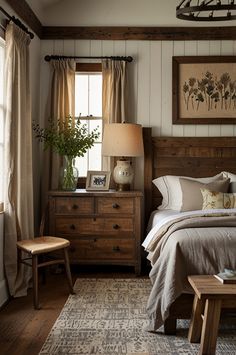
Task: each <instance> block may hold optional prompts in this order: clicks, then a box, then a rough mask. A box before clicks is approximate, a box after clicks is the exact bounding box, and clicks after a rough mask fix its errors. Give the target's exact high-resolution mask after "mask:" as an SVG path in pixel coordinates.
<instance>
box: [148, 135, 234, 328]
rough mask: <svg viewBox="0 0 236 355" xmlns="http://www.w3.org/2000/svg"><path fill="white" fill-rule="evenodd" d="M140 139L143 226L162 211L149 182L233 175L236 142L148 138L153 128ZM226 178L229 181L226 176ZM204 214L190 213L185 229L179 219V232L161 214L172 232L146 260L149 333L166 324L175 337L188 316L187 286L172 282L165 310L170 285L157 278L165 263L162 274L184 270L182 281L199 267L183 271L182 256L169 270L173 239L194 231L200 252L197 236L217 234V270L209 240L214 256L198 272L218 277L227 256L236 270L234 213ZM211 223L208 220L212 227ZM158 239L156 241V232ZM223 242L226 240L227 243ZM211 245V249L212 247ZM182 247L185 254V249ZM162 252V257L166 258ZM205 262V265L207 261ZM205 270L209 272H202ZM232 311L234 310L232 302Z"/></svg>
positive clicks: (226, 211)
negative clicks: (172, 177) (164, 178)
mask: <svg viewBox="0 0 236 355" xmlns="http://www.w3.org/2000/svg"><path fill="white" fill-rule="evenodd" d="M143 137H144V151H145V165H144V190H145V221H146V225H147V224H148V221H149V218H150V215H151V213H152V211H154V210H156V209H157V206H160V205H161V204H162V195H161V194H160V192H159V191H158V189H157V188H156V187H155V186H154V184H153V183H152V180H153V179H155V178H158V177H160V176H166V175H176V176H188V177H195V178H203V177H212V176H218V175H219V174H220V173H221V172H223V171H226V172H231V173H232V174H236V164H235V160H236V137H235V138H234V137H152V136H151V128H144V129H143ZM225 178H227V176H226V177H225ZM217 179H218V178H217ZM182 182H183V181H181V183H182ZM184 183H185V182H184ZM190 186H191V184H190ZM164 212H165V211H164ZM208 212H209V214H210V213H211V212H210V211H208ZM208 212H206V213H205V212H204V211H203V216H199V214H201V211H195V212H193V214H194V215H193V216H191V218H192V219H191V221H190V222H187V224H186V225H185V222H184V223H182V217H181V220H180V221H179V220H178V224H179V225H180V228H177V229H176V223H175V222H174V227H172V226H171V227H170V226H168V223H167V222H168V221H169V219H170V220H171V219H172V218H173V220H175V219H178V218H179V216H177V215H175V216H172V214H173V213H172V212H170V215H169V216H168V215H167V216H166V215H165V213H164V215H163V216H164V218H166V220H167V222H166V225H165V224H164V227H163V228H164V229H165V228H169V229H170V232H169V234H168V233H167V236H166V234H164V233H163V235H164V238H165V239H164V240H163V239H162V242H161V243H162V245H161V247H159V249H158V247H157V250H155V253H156V255H155V257H154V258H153V255H152V253H148V257H149V259H150V261H151V265H152V269H151V272H150V278H151V280H152V283H153V288H152V292H151V295H150V298H149V301H148V307H147V308H148V313H149V317H150V330H157V329H158V327H159V326H160V325H161V324H162V323H164V330H165V333H166V334H174V333H175V331H176V320H177V319H188V318H190V315H191V309H192V302H193V295H192V294H191V293H189V292H188V291H190V290H188V287H186V289H185V287H184V286H183V285H182V284H181V282H182V281H183V279H182V281H181V280H179V279H178V278H177V277H176V279H175V280H171V282H172V285H171V290H169V291H168V292H170V291H171V292H172V290H174V291H173V295H171V297H170V299H169V300H168V301H169V302H171V303H169V304H168V305H167V306H166V305H165V304H163V299H165V297H166V295H165V294H164V288H165V286H166V285H169V284H170V282H169V280H168V278H167V279H165V277H164V280H163V278H161V276H160V275H159V270H158V268H159V269H160V268H161V267H162V266H163V263H166V270H167V269H168V270H169V269H171V268H173V272H172V274H174V273H176V274H178V273H179V274H181V272H182V271H183V270H185V274H186V275H184V276H183V277H185V279H187V277H186V276H187V274H188V272H186V269H188V271H189V272H190V273H192V272H193V271H195V272H197V271H198V269H197V268H198V267H199V265H200V264H199V265H191V267H189V266H188V265H187V266H186V265H185V264H184V258H183V265H181V262H182V261H181V257H178V260H179V261H178V264H174V265H171V264H170V265H169V264H168V263H169V260H171V259H173V258H175V257H176V252H175V254H173V255H172V254H171V253H172V252H173V251H172V250H171V245H172V244H171V238H180V239H183V240H184V234H187V235H189V234H191V233H192V230H193V229H194V230H195V231H196V232H197V233H198V235H199V236H200V237H199V240H198V241H197V244H195V246H194V248H195V249H196V250H198V248H202V245H201V243H202V244H204V243H205V242H202V241H201V236H202V235H203V236H204V233H205V232H204V230H207V231H208V232H209V233H210V235H211V237H209V238H214V236H215V235H217V238H218V240H221V238H223V239H222V240H224V242H222V243H223V244H221V245H220V248H221V249H222V248H223V249H222V250H223V251H224V252H221V253H220V254H219V255H220V257H219V260H218V259H217V265H216V260H211V259H214V253H217V248H218V244H217V238H216V240H214V241H213V239H212V241H211V243H212V244H211V247H208V248H209V249H212V251H214V250H216V251H215V252H214V253H213V254H212V253H211V252H209V255H207V256H204V260H206V261H207V262H208V261H209V262H208V264H209V265H210V267H211V268H210V269H209V271H208V269H207V268H208V266H204V265H203V266H202V268H201V267H199V270H200V272H201V271H202V270H203V271H205V272H204V273H209V274H211V273H214V272H217V268H218V267H219V268H222V265H224V263H225V260H224V257H225V256H227V258H228V259H227V260H229V261H227V262H228V265H227V266H229V267H231V268H234V269H236V258H235V257H234V255H236V209H235V208H232V209H228V210H224V211H221V210H214V211H213V212H214V213H215V215H213V216H211V217H212V218H206V217H209V216H204V215H206V214H207V213H208ZM162 213H163V211H162ZM188 213H189V214H190V215H191V214H192V212H191V211H189V212H185V213H183V214H188ZM214 213H213V214H214ZM167 214H168V212H167ZM163 216H162V217H163ZM158 218H159V217H158ZM160 218H161V217H160ZM184 218H185V217H184ZM187 219H189V217H187ZM209 219H211V221H210V222H209ZM202 221H203V222H204V223H205V225H204V224H203V225H202V224H201V223H202ZM149 223H150V222H149ZM215 223H216V224H215ZM150 227H151V226H150V225H149V228H150ZM171 228H172V229H171ZM199 228H200V229H199ZM191 229H192V230H191ZM165 232H166V231H165ZM190 232H191V233H190ZM203 232H204V233H203ZM217 233H218V234H217ZM222 233H223V234H224V236H223V237H222V235H221V234H222ZM163 235H161V238H163ZM207 236H208V234H206V235H205V236H204V238H205V240H206V239H207V238H208V237H207ZM156 238H157V241H158V240H159V239H158V238H159V236H158V233H157V236H156ZM191 238H193V240H194V243H196V238H195V237H194V236H193V237H190V238H189V240H190V239H191ZM225 239H228V240H227V241H225ZM173 240H174V239H173ZM209 240H210V239H209ZM188 242H189V241H188ZM158 243H160V242H159V241H158V242H156V244H155V243H153V245H154V246H153V250H154V249H155V247H156V245H159V244H158ZM183 243H184V241H183ZM220 243H221V242H220ZM147 244H148V242H147V241H146V245H147ZM178 244H179V242H178ZM190 244H191V243H190ZM213 244H215V245H214V246H213ZM182 245H183V249H184V245H185V244H182ZM212 246H213V247H212ZM178 247H179V245H178ZM188 247H189V246H188ZM186 248H187V247H186ZM205 249H206V248H205ZM164 252H166V255H165V253H164ZM181 252H182V250H181V248H180V250H178V253H181ZM161 253H162V254H161ZM198 253H200V254H201V252H200V251H198ZM160 255H161V257H162V259H163V261H162V264H161V266H160V265H159V264H158V262H159V260H161V259H160ZM212 255H213V256H212ZM195 256H196V255H195ZM207 258H208V259H209V260H207ZM217 258H218V256H217ZM196 260H197V261H196ZM194 262H195V264H197V263H198V259H197V257H196V258H195V261H194V258H193V264H194ZM199 263H200V258H199ZM176 265H177V269H176ZM195 266H196V268H195ZM181 270H182V271H181ZM196 270H197V271H196ZM206 270H207V271H208V272H206ZM185 286H186V285H185ZM176 290H177V292H176ZM180 290H182V292H180ZM185 291H186V292H185ZM176 294H177V296H176ZM155 297H158V298H162V299H161V300H159V301H158V302H157V304H156V303H155V300H156V298H155ZM164 303H165V302H164ZM233 306H236V303H235V305H233ZM155 307H156V311H155ZM161 307H166V308H165V309H164V310H162V309H161V312H162V311H163V314H162V318H163V319H160V316H159V313H160V308H161ZM154 314H155V315H154ZM158 317H159V318H158Z"/></svg>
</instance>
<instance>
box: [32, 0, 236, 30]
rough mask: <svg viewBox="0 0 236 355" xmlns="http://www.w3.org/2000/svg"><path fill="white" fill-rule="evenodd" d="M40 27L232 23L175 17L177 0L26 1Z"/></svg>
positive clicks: (231, 22) (231, 23) (209, 24)
mask: <svg viewBox="0 0 236 355" xmlns="http://www.w3.org/2000/svg"><path fill="white" fill-rule="evenodd" d="M26 1H27V3H28V4H29V6H30V7H31V8H32V10H33V11H34V13H35V14H36V15H37V17H38V18H39V20H40V21H41V23H42V25H44V26H137V27H145V26H154V27H159V26H194V27H198V26H221V27H222V26H235V25H236V21H227V22H221V23H219V22H206V23H204V24H202V23H201V22H191V21H184V20H179V19H177V18H176V16H175V8H176V5H178V4H179V2H180V1H179V0H165V1H164V0H118V1H117V0H26Z"/></svg>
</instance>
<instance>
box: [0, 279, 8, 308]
mask: <svg viewBox="0 0 236 355" xmlns="http://www.w3.org/2000/svg"><path fill="white" fill-rule="evenodd" d="M7 300H8V291H7V284H6V281H5V280H2V281H0V307H1V306H2V305H3V304H4V303H6V302H7Z"/></svg>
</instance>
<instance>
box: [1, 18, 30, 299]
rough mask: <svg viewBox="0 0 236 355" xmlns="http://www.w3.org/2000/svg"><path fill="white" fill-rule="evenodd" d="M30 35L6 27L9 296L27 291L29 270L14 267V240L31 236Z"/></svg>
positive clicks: (7, 257)
mask: <svg viewBox="0 0 236 355" xmlns="http://www.w3.org/2000/svg"><path fill="white" fill-rule="evenodd" d="M29 44H30V38H29V35H27V34H26V33H25V32H24V31H22V30H21V29H20V28H19V27H18V26H16V25H15V24H13V23H10V24H8V26H7V29H6V107H7V109H6V121H5V122H6V124H5V186H7V188H6V191H5V197H4V207H5V248H4V249H5V270H6V277H7V281H8V286H9V292H10V294H11V295H12V296H15V297H17V296H22V295H25V294H26V293H27V288H28V286H29V280H30V278H31V270H30V268H29V267H26V266H22V265H21V267H20V268H18V267H17V249H16V241H17V240H21V239H31V238H33V236H34V225H33V221H34V214H33V176H32V175H33V174H32V123H31V107H30V85H29Z"/></svg>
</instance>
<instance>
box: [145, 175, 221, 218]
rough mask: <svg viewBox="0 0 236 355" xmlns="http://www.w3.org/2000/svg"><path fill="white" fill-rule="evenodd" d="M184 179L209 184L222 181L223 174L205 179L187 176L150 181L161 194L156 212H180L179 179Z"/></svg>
mask: <svg viewBox="0 0 236 355" xmlns="http://www.w3.org/2000/svg"><path fill="white" fill-rule="evenodd" d="M180 178H185V179H189V180H194V181H199V182H203V183H206V184H207V183H210V182H213V181H216V180H221V179H223V174H222V173H219V174H217V175H215V176H211V177H206V178H192V177H188V176H176V175H165V176H161V177H159V178H156V179H154V180H152V182H153V184H154V185H155V186H156V187H157V188H158V190H159V191H160V193H161V194H162V197H163V199H162V204H161V205H160V206H158V210H165V209H170V210H176V211H180V210H181V206H182V190H181V186H180V182H179V179H180Z"/></svg>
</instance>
